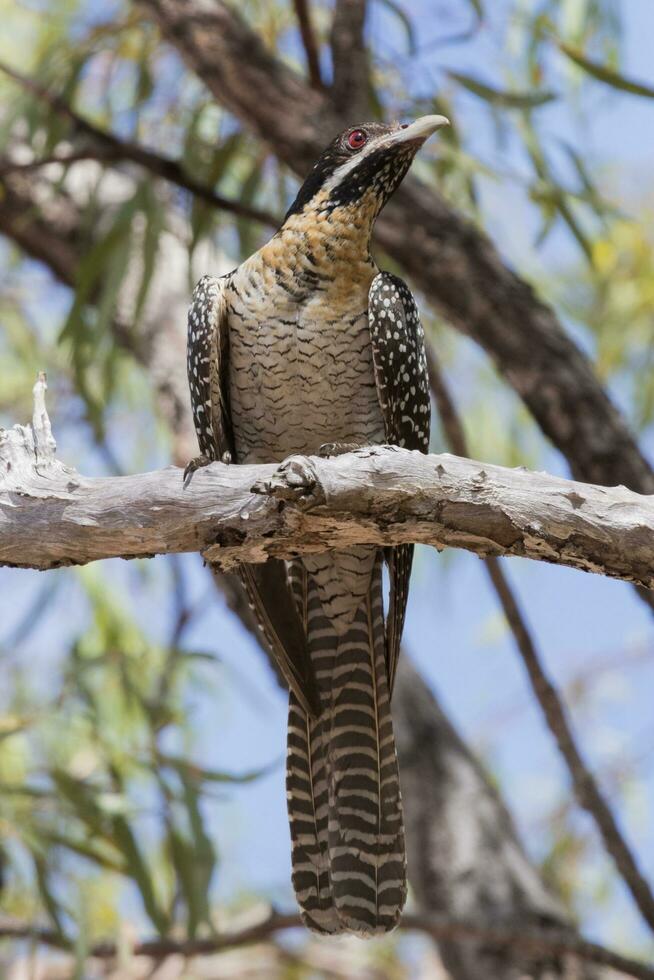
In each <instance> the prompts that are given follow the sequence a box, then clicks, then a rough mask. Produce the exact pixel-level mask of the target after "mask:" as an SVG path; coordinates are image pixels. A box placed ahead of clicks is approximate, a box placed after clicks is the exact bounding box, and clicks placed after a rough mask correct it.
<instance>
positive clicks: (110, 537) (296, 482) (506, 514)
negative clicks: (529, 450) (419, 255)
mask: <svg viewBox="0 0 654 980" xmlns="http://www.w3.org/2000/svg"><path fill="white" fill-rule="evenodd" d="M36 434H38V433H36ZM0 503H2V504H4V506H3V508H2V511H1V512H0V513H1V518H2V519H1V520H0V562H1V563H4V564H8V565H13V566H15V567H31V568H40V569H46V568H55V567H58V566H60V565H63V564H71V563H75V564H85V563H87V562H90V561H97V560H99V559H102V558H110V557H124V558H136V557H143V556H149V555H153V554H159V553H167V554H169V553H174V552H182V551H201V552H202V553H203V555H204V557H205V558H206V559H207V560H209V561H213V562H216V563H217V564H219V565H220V566H221V567H223V568H231V567H233V566H234V565H235V564H240V563H242V562H255V563H256V562H261V561H266V560H267V559H268V558H269V557H278V558H288V557H290V556H297V555H298V554H313V553H317V552H323V551H329V550H331V549H334V548H336V549H340V548H347V547H353V546H354V545H358V544H377V545H379V546H385V545H391V544H402V543H408V542H415V543H423V544H430V545H432V546H434V547H436V548H443V547H461V548H465V549H467V550H469V551H472V552H475V553H476V554H479V555H481V556H483V557H487V556H488V555H501V554H510V555H519V556H523V557H530V558H536V559H538V560H546V561H551V562H555V563H557V564H563V565H569V566H571V567H574V568H579V569H582V570H585V571H594V572H598V573H601V574H605V575H610V576H613V577H616V578H622V579H625V580H627V581H635V582H638V583H639V584H641V585H645V586H647V587H654V499H652V498H651V497H645V496H643V497H641V496H639V495H638V494H635V493H633V492H632V491H630V490H626V489H625V488H624V487H615V488H612V489H606V488H603V487H592V486H589V485H586V484H581V483H573V482H572V481H568V480H564V479H561V478H558V477H552V476H548V475H546V474H541V473H530V472H528V471H527V470H524V469H518V470H510V469H507V468H506V467H502V466H491V465H488V464H482V463H478V462H475V461H474V460H468V459H461V458H459V457H457V456H450V455H449V454H445V455H442V456H423V455H422V454H421V453H417V452H409V451H408V450H404V449H398V448H396V447H383V446H381V447H380V446H376V447H369V448H367V449H363V450H360V451H358V452H356V453H348V454H345V455H342V456H338V457H336V458H334V459H322V458H319V457H301V456H293V457H291V458H290V459H289V460H287V461H286V462H285V463H282V464H281V466H277V465H276V464H268V465H261V466H225V465H224V464H220V463H214V464H212V465H211V466H208V467H205V468H204V469H201V470H199V471H198V472H196V473H194V474H193V476H192V479H191V480H190V483H189V485H187V486H186V487H184V486H183V484H182V478H181V473H180V471H179V470H177V469H175V468H173V467H169V468H168V469H166V470H160V471H155V472H152V473H141V474H137V475H133V476H124V477H105V478H102V479H89V478H86V477H82V476H80V475H79V474H78V473H76V472H75V471H74V470H72V469H70V468H69V467H67V466H64V465H63V464H62V463H61V462H60V461H58V460H57V459H56V458H55V457H54V455H53V454H52V453H51V452H50V450H48V453H47V455H46V454H45V452H44V451H43V450H42V448H41V443H40V442H38V441H36V442H35V431H33V430H32V428H31V427H29V426H26V427H23V426H14V427H13V429H11V430H9V431H0Z"/></svg>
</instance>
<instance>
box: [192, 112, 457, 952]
mask: <svg viewBox="0 0 654 980" xmlns="http://www.w3.org/2000/svg"><path fill="white" fill-rule="evenodd" d="M446 123H447V120H446V119H445V118H444V117H443V116H424V117H422V118H421V119H418V120H416V121H415V122H413V123H412V124H410V125H408V126H401V125H399V124H393V125H382V124H379V123H365V124H362V125H359V126H355V127H352V128H349V129H347V130H345V132H343V133H341V134H340V135H339V136H337V137H336V138H335V139H334V140H333V141H332V142H331V143H330V144H329V146H328V147H327V148H326V149H325V151H324V152H323V154H322V155H321V157H320V158H319V160H318V161H317V163H316V164H315V166H314V167H313V169H312V171H311V172H310V173H309V175H308V177H307V178H306V180H305V181H304V183H303V184H302V186H301V187H300V190H299V192H298V195H297V197H296V199H295V201H294V203H293V205H292V206H291V208H290V209H289V211H288V213H287V215H286V217H285V219H284V223H283V225H282V227H281V228H280V229H279V231H278V232H277V233H276V234H275V235H274V236H273V238H272V239H271V240H270V241H269V242H268V243H267V244H266V245H264V246H263V248H261V249H259V251H258V252H256V253H255V254H254V255H252V256H250V258H248V259H247V260H246V261H245V262H243V263H242V265H240V266H239V267H238V268H237V269H235V270H234V271H233V272H230V273H229V274H228V275H226V276H223V277H222V278H216V277H212V276H204V277H203V279H201V280H200V282H199V283H198V285H197V287H196V289H195V292H194V295H193V304H192V306H191V309H190V312H189V322H188V375H189V383H190V389H191V401H192V406H193V414H194V420H195V427H196V431H197V436H198V442H199V446H200V452H201V455H200V456H199V457H197V458H196V459H195V460H192V461H191V463H189V466H188V467H187V476H188V475H190V473H191V472H192V471H193V470H194V469H195V468H196V467H197V466H201V465H206V464H207V463H210V462H212V461H214V460H221V461H223V462H232V463H270V462H276V461H282V460H283V459H285V458H286V457H287V456H289V455H292V454H296V453H298V454H305V455H310V454H316V453H319V452H322V453H327V454H334V453H338V452H343V451H347V450H348V449H352V448H355V447H358V446H366V445H373V444H383V443H390V444H394V445H398V446H404V447H406V448H409V449H414V450H419V451H421V452H427V450H428V446H429V422H430V397H429V386H428V379H427V368H426V361H425V351H424V340H423V333H422V328H421V326H420V320H419V317H418V311H417V309H416V305H415V302H414V300H413V297H412V296H411V293H410V292H409V290H408V288H407V287H406V285H405V284H404V283H403V282H402V281H401V280H400V279H398V278H397V277H396V276H394V275H391V274H390V273H386V272H380V271H379V269H378V268H377V266H376V265H375V262H374V261H373V259H372V257H371V254H370V238H371V233H372V229H373V225H374V222H375V219H376V218H377V216H378V215H379V213H380V211H381V210H382V208H383V207H384V205H385V203H386V202H387V201H388V199H389V198H390V196H391V194H392V193H393V192H394V191H395V190H396V188H397V187H398V186H399V184H400V183H401V181H402V180H403V178H404V177H405V175H406V173H407V171H408V169H409V167H410V166H411V162H412V160H413V158H414V156H415V154H416V152H417V151H418V149H419V148H420V147H421V146H422V144H423V143H424V141H425V140H426V139H427V138H428V137H429V136H430V135H431V134H432V133H433V132H435V131H436V130H437V129H438V128H439V127H441V126H443V125H445V124H446ZM412 557H413V546H412V545H402V546H399V547H395V548H388V549H385V550H382V549H379V548H377V547H375V546H360V547H355V548H351V549H348V550H347V551H342V552H329V553H326V554H319V555H311V556H305V557H303V558H298V559H295V560H293V561H289V562H283V561H280V560H272V561H268V562H267V563H266V564H265V565H257V566H242V568H241V577H242V579H243V582H244V584H245V587H246V589H247V592H248V595H249V598H250V601H251V603H252V605H253V607H254V610H255V612H256V616H257V619H258V621H259V623H260V625H261V628H262V630H263V632H264V634H265V637H266V639H267V642H268V644H269V646H270V648H271V650H272V652H273V654H274V656H275V658H276V661H277V663H278V664H279V667H280V669H281V672H282V673H283V675H284V677H285V678H286V680H287V682H288V686H289V690H290V695H289V720H288V753H287V777H286V780H287V798H288V814H289V821H290V830H291V843H292V865H293V885H294V888H295V893H296V896H297V900H298V903H299V906H300V909H301V912H302V917H303V920H304V922H305V923H306V925H307V926H308V927H309V928H311V929H313V930H315V931H318V932H321V933H328V934H333V933H341V932H354V933H357V934H359V935H362V936H370V935H375V934H378V933H381V932H385V931H387V930H389V929H391V928H393V927H394V926H395V925H396V924H397V922H398V920H399V917H400V914H401V911H402V908H403V906H404V902H405V899H406V856H405V847H404V829H403V818H402V802H401V796H400V785H399V776H398V766H397V757H396V753H395V743H394V738H393V725H392V719H391V695H392V691H393V681H394V677H395V671H396V666H397V660H398V655H399V649H400V640H401V636H402V629H403V626H404V618H405V610H406V603H407V596H408V586H409V577H410V573H411V563H412ZM384 561H386V563H387V565H388V570H389V581H390V591H389V598H388V611H387V614H386V615H385V613H384V602H383V596H382V565H383V562H384Z"/></svg>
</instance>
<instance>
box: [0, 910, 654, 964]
mask: <svg viewBox="0 0 654 980" xmlns="http://www.w3.org/2000/svg"><path fill="white" fill-rule="evenodd" d="M300 928H303V926H302V920H301V919H300V916H299V915H281V914H280V913H278V912H273V913H271V914H270V915H269V916H268V918H266V919H264V920H263V921H262V922H257V923H255V924H254V925H251V926H247V927H245V928H244V929H240V930H238V931H235V932H232V933H226V934H223V935H218V936H212V937H210V938H207V939H181V940H178V939H168V938H163V939H151V940H144V941H141V942H136V943H135V944H134V945H133V946H132V947H131V950H130V952H131V954H132V956H147V957H151V958H153V959H157V960H160V959H163V958H164V957H168V956H183V957H185V958H187V957H194V956H209V955H211V954H214V953H221V952H223V951H225V950H228V949H234V948H236V947H239V946H248V945H251V944H252V943H260V942H265V941H266V940H269V939H271V937H273V936H274V935H275V934H276V933H278V932H282V931H284V930H287V929H300ZM399 928H400V929H401V930H402V931H403V932H406V931H416V932H421V933H424V934H425V935H428V936H431V937H432V938H433V939H435V940H437V941H452V940H457V941H464V942H465V941H466V940H467V941H470V940H475V941H481V942H483V943H484V944H486V945H488V946H491V947H494V948H496V949H502V948H506V947H516V948H518V949H520V950H523V951H526V952H530V953H537V954H545V955H547V956H550V957H562V956H571V957H574V958H575V959H578V960H582V961H586V962H588V963H594V964H597V965H599V966H607V967H610V968H612V969H614V970H619V971H621V972H622V973H623V974H626V975H627V976H630V977H635V978H637V980H654V969H651V968H650V967H648V966H647V965H646V964H645V963H640V962H638V961H637V960H634V959H631V958H630V957H627V956H622V955H621V954H620V953H616V952H614V951H613V950H611V949H607V948H606V947H604V946H600V945H598V944H597V943H591V942H588V941H586V940H584V939H577V938H575V937H572V936H570V935H568V934H566V933H565V932H562V931H560V932H559V933H553V932H549V931H546V930H544V929H524V930H518V929H515V928H512V927H510V926H508V927H507V926H503V925H494V924H493V925H491V924H484V923H480V922H474V921H470V922H469V921H457V920H453V919H450V918H447V917H445V916H424V915H405V916H403V918H402V922H401V924H400V926H399ZM2 938H4V939H32V940H35V941H36V942H39V943H41V944H43V945H47V946H52V947H54V948H57V949H61V950H69V949H72V943H68V942H67V941H66V940H65V939H62V937H61V936H60V935H59V934H58V933H56V932H54V931H52V930H49V929H43V928H40V927H38V926H31V925H29V924H27V923H23V922H20V921H18V920H12V919H4V920H1V919H0V939H2ZM118 953H119V950H118V946H117V945H116V944H115V943H113V942H101V943H96V945H95V946H93V947H92V948H91V949H90V950H89V953H88V958H89V959H102V960H108V959H114V957H116V956H117V955H118Z"/></svg>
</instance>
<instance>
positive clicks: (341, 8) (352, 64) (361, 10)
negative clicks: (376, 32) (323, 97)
mask: <svg viewBox="0 0 654 980" xmlns="http://www.w3.org/2000/svg"><path fill="white" fill-rule="evenodd" d="M365 21H366V0H337V2H336V7H335V10H334V19H333V21H332V31H331V49H332V65H333V80H332V87H331V98H332V104H333V106H334V109H335V110H336V112H337V113H338V114H339V115H340V116H343V117H344V118H349V120H350V122H353V123H356V122H363V121H364V120H365V117H366V115H367V113H368V103H369V98H368V84H369V74H370V65H369V60H368V51H367V50H366V46H365V43H364V27H365Z"/></svg>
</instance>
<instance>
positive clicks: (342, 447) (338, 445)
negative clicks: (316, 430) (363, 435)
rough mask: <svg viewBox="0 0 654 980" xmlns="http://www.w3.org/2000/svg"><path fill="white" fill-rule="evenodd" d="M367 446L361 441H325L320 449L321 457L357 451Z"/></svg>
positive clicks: (326, 457)
mask: <svg viewBox="0 0 654 980" xmlns="http://www.w3.org/2000/svg"><path fill="white" fill-rule="evenodd" d="M365 448H366V447H365V446H364V445H363V444H362V443H360V442H323V444H322V446H321V447H320V449H319V450H318V456H320V458H321V459H329V457H330V456H344V455H345V453H355V452H356V451H357V449H365Z"/></svg>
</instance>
